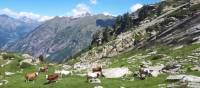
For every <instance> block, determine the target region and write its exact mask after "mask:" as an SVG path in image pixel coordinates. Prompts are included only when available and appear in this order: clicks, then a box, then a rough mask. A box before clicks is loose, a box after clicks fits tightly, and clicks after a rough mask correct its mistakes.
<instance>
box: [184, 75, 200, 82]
mask: <svg viewBox="0 0 200 88" xmlns="http://www.w3.org/2000/svg"><path fill="white" fill-rule="evenodd" d="M181 81H183V82H193V83H200V77H198V76H193V75H185V76H184V77H183V78H182V79H181Z"/></svg>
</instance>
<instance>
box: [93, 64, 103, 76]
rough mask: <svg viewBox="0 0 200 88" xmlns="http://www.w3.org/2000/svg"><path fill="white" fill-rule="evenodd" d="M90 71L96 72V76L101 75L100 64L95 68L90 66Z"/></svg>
mask: <svg viewBox="0 0 200 88" xmlns="http://www.w3.org/2000/svg"><path fill="white" fill-rule="evenodd" d="M92 72H93V73H96V74H97V77H99V76H103V74H102V66H96V67H95V68H92Z"/></svg>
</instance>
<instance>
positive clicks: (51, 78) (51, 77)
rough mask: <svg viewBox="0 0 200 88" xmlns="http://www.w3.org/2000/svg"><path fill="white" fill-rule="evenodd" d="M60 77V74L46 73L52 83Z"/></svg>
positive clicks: (47, 78)
mask: <svg viewBox="0 0 200 88" xmlns="http://www.w3.org/2000/svg"><path fill="white" fill-rule="evenodd" d="M58 78H59V74H56V73H54V74H50V75H46V80H48V83H51V82H57V80H58Z"/></svg>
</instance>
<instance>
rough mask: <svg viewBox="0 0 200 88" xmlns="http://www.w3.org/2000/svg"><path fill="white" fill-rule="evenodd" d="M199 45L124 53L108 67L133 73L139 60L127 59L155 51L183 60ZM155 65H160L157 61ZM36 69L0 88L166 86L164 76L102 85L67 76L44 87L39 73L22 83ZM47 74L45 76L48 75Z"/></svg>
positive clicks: (13, 77) (15, 76)
mask: <svg viewBox="0 0 200 88" xmlns="http://www.w3.org/2000/svg"><path fill="white" fill-rule="evenodd" d="M199 47H200V45H199V44H193V45H188V46H187V47H183V48H180V49H177V50H171V49H169V47H163V46H162V47H161V46H159V47H152V48H150V49H148V50H139V51H131V52H127V53H124V54H122V55H118V56H116V57H113V58H110V61H111V62H113V63H111V64H110V65H109V67H120V66H128V67H129V68H131V70H132V71H135V70H136V69H137V67H138V66H139V64H140V60H138V59H137V58H135V57H133V58H135V59H136V61H135V62H133V63H127V58H129V57H132V56H136V55H139V54H140V55H146V54H147V53H148V52H149V51H152V50H157V51H158V52H159V53H160V54H166V55H169V56H171V57H172V58H174V57H176V56H182V57H183V58H184V57H186V56H187V55H190V54H191V52H192V50H194V49H196V48H199ZM149 58H151V57H146V58H144V59H149ZM155 63H160V61H159V60H157V61H156V62H155ZM36 68H37V67H30V68H26V69H24V73H21V74H20V73H18V74H16V75H13V76H11V77H6V79H7V80H9V83H8V84H7V85H3V86H1V88H93V87H94V86H95V85H101V86H103V87H104V88H119V87H120V86H124V87H126V88H147V87H148V88H158V84H166V83H167V82H166V80H165V79H166V75H160V76H159V77H157V78H147V79H146V80H138V79H135V80H134V81H128V80H122V79H105V78H101V81H102V84H88V83H87V82H86V78H85V77H79V76H69V77H66V78H63V79H61V80H59V81H58V82H57V83H52V84H49V85H44V83H45V82H46V80H45V75H46V74H45V73H41V74H40V75H39V77H38V78H37V80H36V81H35V83H33V82H30V83H25V82H24V80H25V79H24V74H25V72H33V71H36V70H37V69H36ZM57 68H58V67H57V66H55V67H50V72H49V73H52V72H54V70H55V69H57ZM49 73H47V74H49ZM187 74H193V75H198V76H200V75H199V74H200V72H192V71H190V72H187Z"/></svg>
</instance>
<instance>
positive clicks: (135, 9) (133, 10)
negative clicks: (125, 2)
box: [130, 3, 143, 12]
mask: <svg viewBox="0 0 200 88" xmlns="http://www.w3.org/2000/svg"><path fill="white" fill-rule="evenodd" d="M142 7H143V5H142V4H139V3H137V4H134V5H133V6H132V7H131V8H130V9H131V12H135V11H137V10H138V9H140V8H142Z"/></svg>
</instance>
